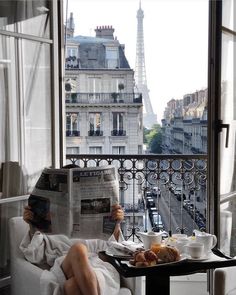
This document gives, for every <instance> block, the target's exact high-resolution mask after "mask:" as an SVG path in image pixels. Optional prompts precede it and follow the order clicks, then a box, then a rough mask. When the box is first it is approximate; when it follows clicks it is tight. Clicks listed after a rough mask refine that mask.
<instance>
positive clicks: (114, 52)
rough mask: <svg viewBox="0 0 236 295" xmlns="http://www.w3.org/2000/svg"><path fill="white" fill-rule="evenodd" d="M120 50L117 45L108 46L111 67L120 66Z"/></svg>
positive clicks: (107, 52) (108, 63)
mask: <svg viewBox="0 0 236 295" xmlns="http://www.w3.org/2000/svg"><path fill="white" fill-rule="evenodd" d="M118 60H119V52H118V48H117V47H106V61H107V67H108V68H109V69H114V68H117V67H118Z"/></svg>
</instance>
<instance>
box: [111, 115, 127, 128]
mask: <svg viewBox="0 0 236 295" xmlns="http://www.w3.org/2000/svg"><path fill="white" fill-rule="evenodd" d="M112 116H113V124H112V125H113V130H124V114H123V113H113V114H112Z"/></svg>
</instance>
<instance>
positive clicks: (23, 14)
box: [0, 0, 50, 38]
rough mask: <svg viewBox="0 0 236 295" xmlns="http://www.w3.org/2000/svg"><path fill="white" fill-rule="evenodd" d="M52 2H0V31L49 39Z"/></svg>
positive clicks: (31, 0) (30, 0)
mask: <svg viewBox="0 0 236 295" xmlns="http://www.w3.org/2000/svg"><path fill="white" fill-rule="evenodd" d="M49 9H50V1H46V0H40V1H34V0H27V1H26V0H22V1H0V29H2V30H7V31H12V32H17V33H24V34H29V35H34V36H39V37H45V38H49V29H50V24H49Z"/></svg>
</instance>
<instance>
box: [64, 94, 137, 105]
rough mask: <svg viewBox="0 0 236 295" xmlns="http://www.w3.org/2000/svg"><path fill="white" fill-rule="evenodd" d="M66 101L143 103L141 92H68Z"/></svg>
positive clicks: (82, 102)
mask: <svg viewBox="0 0 236 295" xmlns="http://www.w3.org/2000/svg"><path fill="white" fill-rule="evenodd" d="M66 103H67V104H71V103H79V104H110V103H121V104H127V103H129V104H130V103H132V104H133V103H138V104H142V95H141V94H140V93H123V92H122V93H116V92H112V93H66Z"/></svg>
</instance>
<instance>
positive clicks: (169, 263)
mask: <svg viewBox="0 0 236 295" xmlns="http://www.w3.org/2000/svg"><path fill="white" fill-rule="evenodd" d="M184 260H187V257H185V256H183V257H180V260H178V261H172V262H159V263H157V264H156V265H150V266H143V268H144V267H158V266H160V265H171V264H176V263H180V262H182V261H184ZM121 262H122V263H124V264H127V265H128V266H129V267H137V266H135V265H132V264H130V263H129V261H121ZM137 268H142V267H137Z"/></svg>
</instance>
